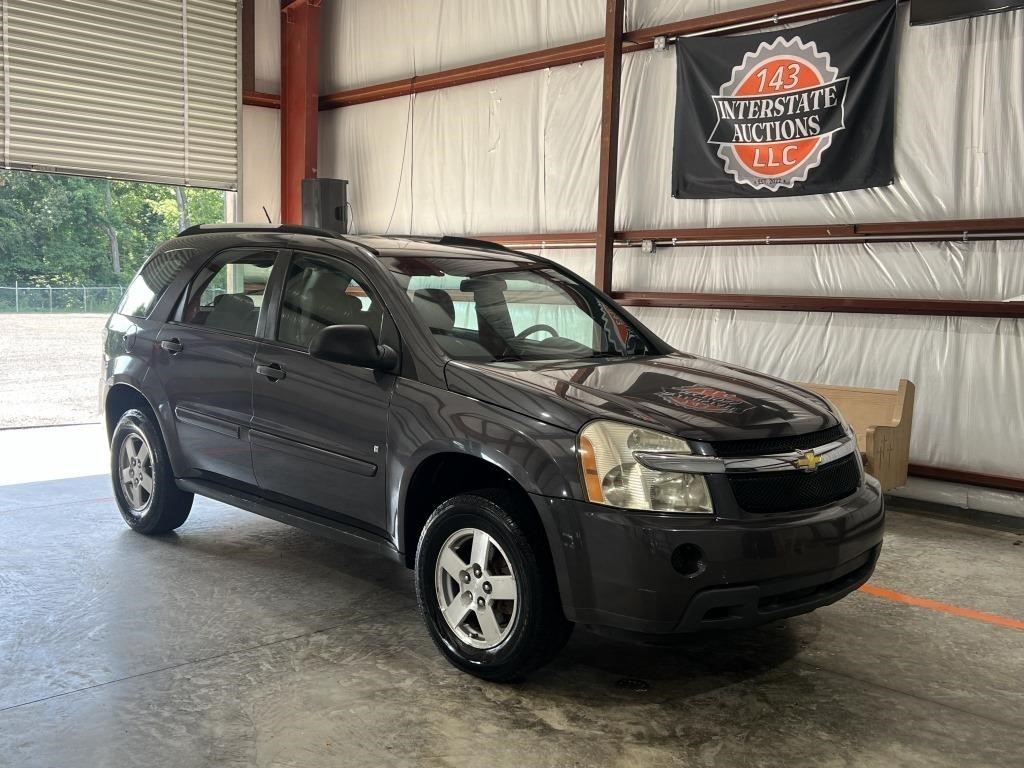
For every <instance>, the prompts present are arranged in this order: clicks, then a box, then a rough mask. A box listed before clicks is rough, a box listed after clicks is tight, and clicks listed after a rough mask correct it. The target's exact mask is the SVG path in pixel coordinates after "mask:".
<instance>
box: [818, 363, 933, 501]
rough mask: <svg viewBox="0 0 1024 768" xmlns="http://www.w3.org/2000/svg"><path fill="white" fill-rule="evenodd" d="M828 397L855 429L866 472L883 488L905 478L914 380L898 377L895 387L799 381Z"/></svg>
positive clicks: (908, 457)
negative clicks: (853, 385) (898, 383)
mask: <svg viewBox="0 0 1024 768" xmlns="http://www.w3.org/2000/svg"><path fill="white" fill-rule="evenodd" d="M800 386H802V387H806V388H807V389H810V390H811V391H813V392H817V393H818V394H819V395H823V396H825V397H827V398H828V399H829V400H830V401H831V402H832V403H833V404H835V406H836V407H837V408H838V409H839V411H840V412H841V413H842V414H843V418H845V419H846V421H847V422H848V423H849V425H850V426H851V427H853V431H854V432H856V433H857V447H858V448H859V449H860V455H861V456H862V457H863V459H864V468H865V469H866V470H867V472H868V474H869V475H873V476H874V477H876V478H878V481H879V482H880V483H881V484H882V490H883V491H888V490H891V489H893V488H899V487H900V486H901V485H904V484H906V482H907V464H908V463H909V462H910V427H911V424H912V423H913V420H914V384H913V382H911V381H907V380H906V379H900V385H899V388H898V389H859V388H857V387H837V386H833V385H830V384H801V385H800Z"/></svg>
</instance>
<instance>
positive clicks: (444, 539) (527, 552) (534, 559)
mask: <svg viewBox="0 0 1024 768" xmlns="http://www.w3.org/2000/svg"><path fill="white" fill-rule="evenodd" d="M521 507H522V505H521V504H520V503H519V502H518V501H517V500H516V499H515V498H514V497H512V496H511V495H509V494H507V493H505V492H503V491H499V490H491V491H480V492H477V493H473V494H464V495H460V496H456V497H454V498H452V499H449V500H448V501H446V502H445V503H443V504H442V505H441V506H439V507H438V508H437V509H436V510H435V511H434V513H433V514H432V515H431V516H430V518H429V519H428V520H427V523H426V525H425V526H424V527H423V532H422V534H421V535H420V541H419V546H418V547H417V550H416V597H417V599H418V601H419V606H420V611H421V613H422V614H423V619H424V622H425V623H426V625H427V629H428V630H429V632H430V635H431V638H432V639H433V641H434V643H435V645H437V647H438V649H439V650H440V651H441V653H443V654H444V655H445V657H447V659H448V660H449V661H450V662H451V663H452V664H453V665H454V666H456V667H458V668H459V669H461V670H462V671H464V672H468V673H469V674H471V675H475V676H477V677H480V678H483V679H484V680H490V681H492V682H508V681H512V680H517V679H520V678H522V677H523V676H524V675H526V674H527V673H529V672H532V671H533V670H535V669H537V668H538V667H540V666H543V665H544V664H546V663H548V662H549V661H550V660H551V659H553V658H554V657H555V655H557V653H558V652H559V651H560V650H561V649H562V647H563V646H564V645H565V643H566V641H567V640H568V639H569V636H570V634H572V628H573V624H572V623H571V622H570V621H567V620H566V618H565V616H564V614H563V613H562V606H561V602H560V600H559V596H558V588H557V585H556V583H555V575H554V569H553V567H552V566H551V562H550V557H549V555H548V552H547V550H546V544H545V542H544V541H543V538H542V537H541V536H538V535H531V533H532V532H531V531H530V530H528V529H527V528H526V527H524V525H523V524H522V523H521V522H520V521H523V520H527V519H528V518H526V517H525V513H526V510H523V509H522V508H521Z"/></svg>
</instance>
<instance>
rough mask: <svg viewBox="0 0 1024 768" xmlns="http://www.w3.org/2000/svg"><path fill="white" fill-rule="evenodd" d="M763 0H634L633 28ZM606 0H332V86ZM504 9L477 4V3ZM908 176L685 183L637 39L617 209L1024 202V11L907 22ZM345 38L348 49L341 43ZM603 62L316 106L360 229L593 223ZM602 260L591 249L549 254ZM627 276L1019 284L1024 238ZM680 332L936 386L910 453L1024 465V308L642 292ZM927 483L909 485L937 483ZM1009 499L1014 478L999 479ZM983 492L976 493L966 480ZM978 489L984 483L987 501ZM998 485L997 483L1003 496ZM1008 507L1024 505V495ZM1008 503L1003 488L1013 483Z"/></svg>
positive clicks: (524, 34) (669, 56) (623, 266)
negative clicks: (755, 191) (706, 303)
mask: <svg viewBox="0 0 1024 768" xmlns="http://www.w3.org/2000/svg"><path fill="white" fill-rule="evenodd" d="M752 4H754V3H751V2H725V1H724V0H723V1H722V2H712V1H710V0H703V1H700V2H698V1H696V0H686V1H685V2H684V0H670V1H665V0H633V2H630V3H628V5H627V26H628V27H630V28H637V27H643V26H649V25H652V24H657V23H664V22H666V21H674V20H678V19H680V18H685V17H692V16H698V15H704V14H706V13H714V12H718V11H722V10H730V9H733V8H737V7H741V6H744V5H752ZM603 5H604V4H603V3H601V2H590V1H586V2H585V1H584V0H572V1H571V2H554V0H550V1H549V2H540V0H531V1H530V2H526V1H525V0H520V2H513V0H508V1H507V2H496V3H479V2H472V1H471V0H465V1H464V2H440V0H430V1H426V2H424V1H422V0H416V1H415V2H413V0H387V1H385V2H370V0H346V1H345V2H340V3H338V2H334V3H332V2H325V4H324V22H325V25H326V27H327V29H326V30H325V33H324V40H323V44H322V45H323V49H324V69H323V72H322V79H323V81H324V91H325V92H326V91H329V90H333V89H341V88H347V87H357V86H360V85H367V84H372V83H376V82H383V81H387V80H391V79H397V78H400V77H407V76H409V75H410V74H412V73H413V72H416V73H419V74H423V73H425V72H428V71H436V70H438V69H444V68H449V67H453V66H461V65H464V64H469V63H473V62H477V61H483V60H488V59H492V58H496V57H498V56H504V55H512V54H515V53H522V52H524V51H528V50H533V49H536V48H539V47H545V46H548V45H558V44H562V43H565V42H572V41H574V40H584V39H590V38H593V37H597V36H600V34H601V27H602V24H603ZM482 6H487V7H488V8H493V9H494V12H493V13H483V12H481V10H480V8H481V7H482ZM905 17H906V11H905V9H904V10H902V11H901V22H900V25H901V29H900V40H899V51H900V53H899V64H898V66H899V70H898V72H899V73H898V93H897V139H896V147H897V149H896V164H897V175H898V178H897V182H896V184H895V185H893V186H892V187H886V188H879V189H873V190H860V191H854V192H845V193H839V194H833V195H822V196H814V197H798V198H787V199H780V200H714V201H681V200H674V199H672V198H671V197H670V194H669V181H670V158H671V152H672V146H671V134H672V110H673V105H674V100H675V85H674V78H673V73H674V68H675V62H674V52H672V51H670V52H666V53H658V52H654V51H646V52H641V53H636V54H630V55H627V56H625V57H624V65H623V90H622V104H623V106H622V119H621V122H622V125H621V133H620V136H621V139H620V159H619V175H620V183H619V199H618V207H617V213H616V227H617V228H618V229H620V230H621V229H627V228H628V229H654V228H677V227H708V226H743V225H761V224H763V225H774V224H822V223H850V224H853V223H864V222H872V221H904V220H928V219H950V218H981V217H1004V216H1007V217H1008V216H1024V185H1021V183H1020V179H1021V171H1022V169H1024V12H1015V13H1008V14H1000V15H996V16H990V17H983V18H978V19H972V20H967V21H959V22H952V23H947V24H941V25H936V26H930V27H915V28H910V27H909V26H908V25H907V24H906V18H905ZM328 50H330V53H328V52H327V51H328ZM600 88H601V62H600V61H592V62H586V63H583V64H577V65H569V66H565V67H559V68H554V69H550V70H545V71H541V72H532V73H526V74H523V75H517V76H513V77H506V78H501V79H497V80H491V81H487V82H482V83H475V84H471V85H467V86H461V87H458V88H451V89H446V90H442V91H436V92H431V93H423V94H419V95H416V96H412V97H402V98H395V99H390V100H387V101H382V102H376V103H371V104H365V105H360V106H355V107H349V108H345V109H339V110H331V111H326V112H323V113H321V123H320V172H321V175H323V176H336V177H340V178H347V179H349V180H350V182H351V183H350V187H349V193H350V202H351V203H352V207H353V213H354V223H355V230H356V231H359V232H392V233H406V232H416V233H421V234H442V233H450V234H497V233H523V232H534V233H539V232H563V231H580V232H587V231H593V229H594V228H595V225H596V221H595V219H596V198H597V171H598V143H599V131H600ZM545 253H546V255H548V256H551V257H554V258H556V259H558V260H559V261H562V262H563V263H565V264H567V265H568V266H570V268H572V269H574V270H575V271H577V272H579V273H580V274H582V275H584V276H585V277H588V278H592V277H593V252H592V250H569V249H562V250H556V251H552V250H549V251H546V252H545ZM614 287H615V289H616V290H663V291H695V292H722V293H765V294H810V295H850V296H878V297H901V298H947V299H984V300H995V301H999V300H1008V299H1011V298H1013V297H1017V296H1022V295H1024V243H1021V242H1001V243H971V244H964V243H950V244H925V243H917V244H880V243H876V244H869V245H828V246H742V247H731V246H730V247H715V248H678V249H661V250H659V252H658V253H657V254H655V255H653V256H645V255H642V254H640V253H638V252H637V251H636V250H635V249H621V250H619V251H618V252H617V256H616V262H615V275H614ZM636 314H637V315H638V316H639V317H641V319H643V320H644V321H645V322H646V323H648V324H649V325H650V326H651V327H652V328H654V329H655V330H656V331H658V332H659V333H661V334H662V335H663V336H665V338H666V339H668V340H669V341H670V342H671V343H673V344H674V345H676V346H677V347H679V348H680V349H685V350H688V351H693V352H697V353H701V354H707V355H709V356H711V357H715V358H718V359H722V360H727V361H730V362H734V363H737V364H740V365H744V366H747V367H750V368H754V369H757V370H763V371H766V372H768V373H772V374H775V375H779V376H783V377H785V378H789V379H794V380H804V381H817V382H822V383H835V384H849V385H855V386H857V385H859V386H880V387H894V386H895V384H896V381H897V380H898V379H899V378H901V377H905V378H909V379H911V380H913V381H914V382H915V383H916V384H917V387H918V404H917V411H916V414H915V429H914V438H913V445H912V460H913V461H915V462H920V463H927V464H935V465H945V466H951V467H957V468H962V469H969V470H975V471H979V472H989V473H995V474H1006V475H1011V476H1017V477H1024V321H1019V320H1002V321H1000V320H988V319H946V318H934V317H907V316H876V315H850V314H839V313H836V314H829V313H796V312H755V311H744V312H731V311H716V310H670V309H641V310H637V311H636ZM927 485H928V484H926V483H922V482H921V481H916V482H915V483H913V484H912V486H911V489H912V490H913V489H920V491H921V493H922V494H923V495H928V493H929V489H928V488H927V487H926V486H927ZM995 496H998V497H999V498H1000V499H1003V501H1005V497H1006V495H1005V494H993V497H995ZM965 498H966V497H965ZM984 501H985V498H984V495H983V494H982V495H979V494H975V495H974V496H973V498H972V499H971V503H972V504H973V505H975V506H982V505H983V504H984ZM1001 503H1002V502H1001ZM1009 504H1010V506H1011V507H1014V509H1015V510H1017V511H1019V512H1021V514H1024V501H1022V500H1021V498H1020V497H1013V499H1012V501H1011V502H1009ZM1004 506H1005V504H1004Z"/></svg>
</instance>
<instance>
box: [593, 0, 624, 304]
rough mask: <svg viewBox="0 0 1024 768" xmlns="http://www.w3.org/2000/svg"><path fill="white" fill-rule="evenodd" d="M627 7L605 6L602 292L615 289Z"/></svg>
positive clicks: (612, 1) (616, 1)
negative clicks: (623, 57) (616, 219)
mask: <svg viewBox="0 0 1024 768" xmlns="http://www.w3.org/2000/svg"><path fill="white" fill-rule="evenodd" d="M625 5H626V4H625V0H606V3H605V20H604V77H603V78H602V81H601V147H600V169H599V172H598V180H597V243H596V249H597V263H596V266H595V270H596V271H595V275H596V279H595V281H594V282H595V283H596V284H597V287H598V288H600V289H601V290H602V291H610V290H611V289H612V262H613V261H614V259H615V191H616V188H617V186H618V184H617V181H618V168H619V97H620V96H621V84H622V25H623V20H624V18H625V13H626V8H625Z"/></svg>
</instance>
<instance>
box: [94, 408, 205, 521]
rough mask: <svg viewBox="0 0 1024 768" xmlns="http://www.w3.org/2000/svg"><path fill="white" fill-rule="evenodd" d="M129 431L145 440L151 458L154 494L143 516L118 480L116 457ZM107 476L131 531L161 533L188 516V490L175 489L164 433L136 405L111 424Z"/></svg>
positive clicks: (118, 470) (189, 497)
mask: <svg viewBox="0 0 1024 768" xmlns="http://www.w3.org/2000/svg"><path fill="white" fill-rule="evenodd" d="M131 434H139V435H141V436H142V437H143V438H144V439H145V440H146V442H147V444H148V445H149V449H150V453H151V455H152V458H153V486H154V487H153V498H152V500H151V502H150V505H149V509H148V510H147V511H146V513H145V514H144V515H142V516H139V515H136V514H135V513H134V512H133V511H132V508H131V504H130V503H129V502H128V500H127V499H126V498H125V495H124V491H123V490H122V488H121V481H120V467H119V464H118V460H119V456H120V452H121V445H122V443H123V442H124V440H125V438H126V437H128V436H129V435H131ZM110 479H111V483H112V485H113V487H114V500H115V501H116V502H117V507H118V509H119V510H120V512H121V517H123V518H124V521H125V522H126V523H127V524H128V526H129V527H130V528H131V529H132V530H134V531H138V532H139V533H147V534H149V533H164V532H166V531H169V530H173V529H174V528H177V527H178V526H179V525H181V524H182V523H183V522H184V521H185V518H186V517H188V512H189V508H190V507H191V501H192V498H191V494H186V493H183V492H181V491H179V490H178V487H177V486H176V485H175V483H174V472H173V471H172V470H171V463H170V461H169V459H168V456H167V450H166V448H165V447H164V442H163V437H162V436H161V434H160V431H159V430H158V429H157V427H156V425H155V424H154V423H153V421H152V419H151V417H149V416H148V415H147V414H145V413H143V412H142V411H140V410H138V409H132V410H129V411H126V412H125V413H124V415H123V416H121V418H120V420H119V421H118V422H117V426H116V427H115V428H114V434H113V436H112V437H111V439H110Z"/></svg>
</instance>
